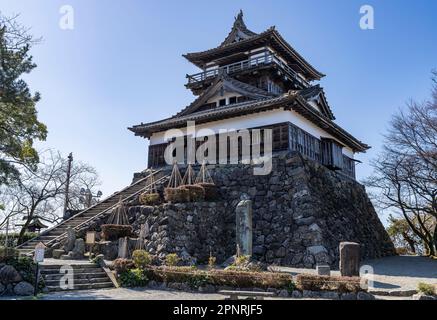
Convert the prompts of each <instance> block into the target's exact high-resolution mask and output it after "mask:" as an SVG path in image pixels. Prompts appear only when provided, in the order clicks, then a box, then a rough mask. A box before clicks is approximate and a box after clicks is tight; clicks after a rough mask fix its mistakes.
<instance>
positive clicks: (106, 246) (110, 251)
mask: <svg viewBox="0 0 437 320" xmlns="http://www.w3.org/2000/svg"><path fill="white" fill-rule="evenodd" d="M99 252H101V253H102V254H103V256H104V258H105V260H111V261H112V260H115V259H117V256H118V241H100V242H99Z"/></svg>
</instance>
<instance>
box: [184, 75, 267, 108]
mask: <svg viewBox="0 0 437 320" xmlns="http://www.w3.org/2000/svg"><path fill="white" fill-rule="evenodd" d="M220 88H224V89H225V90H227V91H232V92H236V93H239V94H241V95H242V96H245V97H248V98H250V99H255V100H258V99H263V98H270V97H273V96H274V95H273V94H271V93H269V92H267V91H265V90H262V89H259V88H257V87H255V86H252V85H250V84H247V83H244V82H241V81H238V80H236V79H234V78H232V77H230V76H228V75H227V74H226V73H222V74H220V75H219V76H218V77H217V78H216V79H215V80H214V82H213V83H212V84H211V85H210V86H209V88H208V89H206V91H205V92H203V93H202V94H201V95H200V96H199V97H198V98H197V99H196V100H194V101H193V102H192V103H191V104H190V105H189V106H187V107H185V108H184V109H183V110H182V111H180V112H179V113H178V114H176V116H181V115H186V114H188V113H193V112H195V111H196V110H197V109H198V108H199V107H201V106H202V105H203V104H205V103H206V102H207V101H208V99H210V98H211V97H212V96H213V95H214V94H215V93H216V92H217V91H218V90H219V89H220Z"/></svg>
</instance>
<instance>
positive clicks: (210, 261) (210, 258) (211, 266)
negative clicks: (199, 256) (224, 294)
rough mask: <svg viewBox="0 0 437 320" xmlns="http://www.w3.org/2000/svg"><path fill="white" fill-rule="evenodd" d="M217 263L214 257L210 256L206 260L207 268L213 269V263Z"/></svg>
mask: <svg viewBox="0 0 437 320" xmlns="http://www.w3.org/2000/svg"><path fill="white" fill-rule="evenodd" d="M216 261H217V258H216V257H213V256H210V257H209V259H208V266H209V267H210V268H211V269H212V268H214V267H215V263H216Z"/></svg>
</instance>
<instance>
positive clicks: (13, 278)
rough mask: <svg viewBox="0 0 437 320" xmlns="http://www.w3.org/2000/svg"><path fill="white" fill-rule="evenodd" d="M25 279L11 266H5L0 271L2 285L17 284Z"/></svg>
mask: <svg viewBox="0 0 437 320" xmlns="http://www.w3.org/2000/svg"><path fill="white" fill-rule="evenodd" d="M22 280H23V278H22V277H21V275H20V273H19V272H18V271H17V270H16V269H15V268H14V267H13V266H10V265H6V266H4V267H3V268H2V269H1V270H0V283H2V284H6V285H7V284H10V283H16V282H20V281H22Z"/></svg>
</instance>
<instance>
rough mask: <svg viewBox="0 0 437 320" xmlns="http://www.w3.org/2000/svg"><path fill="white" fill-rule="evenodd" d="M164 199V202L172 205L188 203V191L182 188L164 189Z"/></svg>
mask: <svg viewBox="0 0 437 320" xmlns="http://www.w3.org/2000/svg"><path fill="white" fill-rule="evenodd" d="M164 198H165V201H167V202H172V203H184V202H190V191H189V190H188V189H187V188H185V187H184V186H183V187H178V188H165V189H164Z"/></svg>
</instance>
